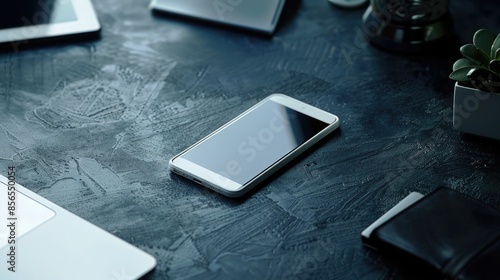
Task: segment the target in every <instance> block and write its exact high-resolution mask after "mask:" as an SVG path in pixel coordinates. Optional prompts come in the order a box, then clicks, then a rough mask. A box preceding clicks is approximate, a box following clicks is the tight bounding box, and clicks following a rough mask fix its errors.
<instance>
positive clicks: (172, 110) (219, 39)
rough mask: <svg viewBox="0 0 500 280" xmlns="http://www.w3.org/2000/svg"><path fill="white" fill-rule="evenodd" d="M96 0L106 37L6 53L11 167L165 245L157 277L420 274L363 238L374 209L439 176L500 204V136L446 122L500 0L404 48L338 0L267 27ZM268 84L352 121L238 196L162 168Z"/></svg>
mask: <svg viewBox="0 0 500 280" xmlns="http://www.w3.org/2000/svg"><path fill="white" fill-rule="evenodd" d="M94 2H95V3H94V5H95V8H96V10H97V12H98V16H99V19H100V21H101V24H102V32H101V38H100V39H98V40H95V41H78V42H69V43H63V44H57V45H48V46H39V47H33V48H29V49H26V50H23V51H21V52H2V53H0V97H1V101H0V110H1V112H2V117H1V118H0V173H2V174H4V175H5V174H6V172H7V166H9V165H12V164H14V165H15V166H16V167H17V170H18V181H19V183H21V184H23V185H24V186H26V187H27V188H29V189H31V190H33V191H35V192H37V193H38V194H40V195H42V196H44V197H46V198H48V199H50V200H51V201H53V202H55V203H57V204H59V205H61V206H63V207H64V208H66V209H68V210H70V211H71V212H73V213H76V214H77V215H79V216H81V217H83V218H85V219H86V220H88V221H90V222H92V223H94V224H96V225H97V226H99V227H101V228H103V229H105V230H107V231H109V232H111V233H113V234H115V235H116V236H118V237H120V238H122V239H124V240H126V241H128V242H130V243H132V244H134V245H136V246H137V247H139V248H141V249H143V250H145V251H147V252H149V253H151V254H152V255H154V256H155V257H156V258H157V259H158V266H157V267H156V269H155V270H154V271H153V272H152V273H150V274H149V275H148V276H147V277H146V278H147V279H168V278H171V279H406V278H411V275H413V274H412V271H411V269H410V270H408V269H406V268H405V269H403V268H402V267H401V266H399V265H398V264H394V263H392V262H390V261H388V260H386V259H385V258H383V257H381V256H380V255H379V254H377V253H375V252H372V251H370V250H368V249H366V248H364V247H363V246H362V244H361V241H360V232H361V231H362V230H363V229H364V228H365V227H366V226H368V225H369V224H370V223H371V222H372V221H374V220H375V219H376V218H377V217H378V216H380V215H381V214H383V213H384V212H385V211H387V210H388V209H389V208H391V207H392V206H393V205H394V204H396V203H397V202H398V201H399V200H401V199H402V198H403V197H405V195H407V194H408V193H409V192H411V191H419V192H422V193H428V192H430V191H431V190H432V189H434V188H435V187H437V186H439V185H448V186H450V187H451V188H454V189H457V190H460V191H462V192H464V193H467V194H470V195H472V196H473V197H476V198H479V199H481V200H482V201H484V202H486V203H488V204H490V205H493V206H496V207H498V206H500V184H499V183H500V172H499V171H500V170H499V161H500V143H499V142H498V141H492V140H487V139H484V138H479V137H473V136H469V135H464V134H462V133H460V132H458V131H455V130H453V129H452V123H451V116H452V96H453V94H452V92H453V82H452V81H451V80H449V79H448V75H449V73H450V70H451V65H452V63H453V61H454V60H455V59H457V58H458V56H459V53H458V51H457V50H458V47H459V45H460V44H464V43H466V42H470V41H471V38H472V35H473V33H474V31H475V30H477V29H479V28H490V29H493V30H495V31H496V32H499V31H500V15H499V11H500V3H498V2H495V1H486V0H482V1H473V0H468V1H453V0H452V1H451V2H452V3H451V7H450V11H451V13H452V15H453V17H454V20H455V23H456V30H458V31H459V33H458V34H457V38H458V42H457V43H458V44H457V45H456V46H455V45H453V47H452V48H450V49H449V50H448V51H445V52H441V53H430V54H419V55H402V54H393V53H390V52H386V51H382V50H380V49H377V48H374V47H372V46H371V45H367V44H366V43H365V41H363V40H362V38H361V37H360V36H359V31H360V30H361V16H362V14H363V12H364V10H365V8H366V7H362V8H359V9H354V10H345V9H339V8H336V7H334V6H331V5H329V4H328V3H327V1H326V0H304V1H301V2H298V1H292V0H290V1H289V2H290V3H291V4H292V5H289V6H288V7H287V8H286V10H285V12H284V14H283V17H282V19H281V22H280V25H279V28H278V30H277V32H276V34H275V35H274V36H273V37H272V38H266V37H263V36H258V35H256V34H252V33H248V32H242V31H238V30H228V29H225V28H221V27H217V26H213V25H207V24H204V23H200V22H192V21H189V20H184V19H179V18H172V17H168V16H155V15H152V14H151V12H150V11H149V10H148V9H147V6H148V4H149V3H148V2H149V1H147V0H141V1H134V0H126V1H124V0H106V1H94ZM492 2H493V3H492ZM274 92H282V93H286V94H288V95H290V96H293V97H295V98H298V99H301V100H303V101H305V102H308V103H311V104H313V105H316V106H318V107H320V108H322V109H325V110H328V111H330V112H332V113H335V114H336V115H338V116H339V117H340V119H341V127H340V129H339V130H338V131H337V132H336V133H334V134H333V135H332V136H331V137H328V138H327V140H326V141H323V142H321V144H320V145H317V146H315V148H314V149H313V150H312V151H311V152H309V153H306V154H305V155H304V156H301V157H300V158H299V159H297V160H295V161H294V162H293V164H291V165H288V166H287V168H285V169H284V170H283V171H281V172H278V174H276V175H275V176H272V178H271V179H270V180H268V181H266V182H265V183H264V184H263V185H262V186H261V188H259V189H258V190H257V191H255V192H253V193H252V194H251V195H250V196H248V197H247V198H246V199H242V200H234V199H228V198H225V197H223V196H221V195H218V194H216V193H214V192H212V191H209V190H206V189H204V188H202V187H199V186H198V185H196V184H194V183H191V182H190V181H188V180H185V179H183V178H180V177H178V176H176V175H173V174H171V173H170V172H169V171H168V169H167V164H168V160H169V159H170V157H172V156H173V155H175V154H176V153H178V152H180V151H181V150H182V149H184V148H186V147H187V146H188V145H190V144H191V143H193V142H195V141H197V140H198V139H200V138H201V137H203V136H204V135H206V134H207V133H209V132H210V131H212V130H213V129H215V128H216V127H218V126H220V125H222V124H224V123H225V122H227V121H228V120H230V119H231V118H233V117H234V116H236V115H238V114H239V113H240V112H242V111H243V110H245V109H247V108H248V107H250V106H252V105H253V104H255V103H256V102H258V101H259V100H261V99H262V98H264V97H265V96H267V95H269V94H271V93H274ZM2 170H3V171H2Z"/></svg>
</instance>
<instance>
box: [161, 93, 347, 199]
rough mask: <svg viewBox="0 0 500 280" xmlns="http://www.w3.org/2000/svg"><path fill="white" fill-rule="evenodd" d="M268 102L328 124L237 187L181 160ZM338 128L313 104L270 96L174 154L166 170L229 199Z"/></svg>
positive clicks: (333, 119)
mask: <svg viewBox="0 0 500 280" xmlns="http://www.w3.org/2000/svg"><path fill="white" fill-rule="evenodd" d="M268 100H272V101H274V102H276V103H279V104H281V105H283V106H286V107H288V108H290V109H293V110H295V111H297V112H300V113H303V114H305V115H308V116H310V117H312V118H315V119H318V120H320V121H323V122H325V123H327V124H328V125H327V126H326V127H325V128H324V129H323V130H321V131H320V132H318V133H317V134H316V135H314V136H313V137H311V138H309V139H308V140H307V141H306V142H304V143H303V144H301V145H299V146H298V147H296V148H295V149H293V150H291V151H289V152H288V153H287V154H286V155H285V156H284V157H282V158H281V159H280V160H278V161H276V162H275V163H273V164H272V165H270V166H268V167H267V168H265V169H264V170H262V171H261V172H260V173H259V174H258V175H257V176H255V177H254V178H252V179H251V180H250V181H248V182H246V183H244V184H240V183H237V182H235V181H232V180H231V179H229V178H226V177H224V176H222V175H221V174H218V173H216V172H213V171H211V170H208V169H206V168H204V167H202V166H200V165H198V164H196V163H194V162H191V161H189V160H186V159H184V158H182V157H181V156H182V155H183V154H184V153H186V152H188V151H189V150H191V149H194V148H195V147H197V146H198V145H200V144H201V143H203V142H204V141H206V140H207V139H208V138H210V137H212V136H213V135H215V134H217V133H218V132H219V131H221V130H223V129H224V128H226V127H227V126H229V125H231V124H232V123H234V122H236V121H237V120H239V119H241V118H242V117H244V116H246V115H247V114H249V113H250V112H252V111H253V110H255V109H256V108H258V107H259V106H261V105H262V104H263V103H265V102H267V101H268ZM338 126H339V118H338V117H337V116H336V115H333V114H331V113H329V112H326V111H323V110H321V109H319V108H317V107H314V106H312V105H309V104H307V103H304V102H302V101H299V100H297V99H294V98H292V97H290V96H287V95H284V94H281V93H275V94H272V95H270V96H268V97H266V98H265V99H263V100H262V101H260V102H259V103H257V104H255V105H254V106H252V107H251V108H249V109H248V110H246V111H245V112H243V113H241V114H240V115H238V116H237V117H235V118H234V119H232V120H231V121H229V122H227V123H226V124H224V125H223V126H221V127H220V128H218V129H216V130H215V131H213V132H212V133H210V134H208V135H207V136H205V137H204V138H202V139H201V140H199V141H198V142H196V143H195V144H193V145H191V146H190V147H188V148H187V149H185V150H184V151H182V152H181V153H179V154H177V155H176V156H174V157H172V159H170V162H169V168H170V170H171V171H173V172H174V173H177V174H179V175H181V176H184V177H186V178H188V179H190V180H192V181H194V182H196V183H198V184H200V185H202V186H205V187H208V188H210V189H212V190H215V191H217V192H219V193H221V194H223V195H225V196H228V197H240V196H242V195H244V194H245V193H247V192H248V191H249V190H251V189H252V188H253V187H255V186H256V185H257V184H259V183H260V182H262V181H263V180H264V179H266V178H267V177H269V176H270V175H271V174H272V173H274V172H275V171H276V170H278V169H279V168H280V167H282V166H283V165H285V164H286V163H288V162H289V161H290V160H292V159H293V158H295V157H296V156H298V155H299V154H301V153H302V152H304V151H305V150H307V149H308V148H309V147H310V146H312V145H313V144H315V143H316V142H318V141H319V140H321V139H322V138H324V137H325V136H326V135H328V134H329V133H331V132H332V131H334V130H335V129H336V128H337V127H338Z"/></svg>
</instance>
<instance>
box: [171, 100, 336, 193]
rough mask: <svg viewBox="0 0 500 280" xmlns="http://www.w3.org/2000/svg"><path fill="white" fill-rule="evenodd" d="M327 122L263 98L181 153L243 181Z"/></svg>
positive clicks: (235, 179)
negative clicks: (239, 116) (222, 127)
mask: <svg viewBox="0 0 500 280" xmlns="http://www.w3.org/2000/svg"><path fill="white" fill-rule="evenodd" d="M327 126H328V124H327V123H325V122H322V121H320V120H317V119H315V118H312V117H310V116H307V115H305V114H303V113H300V112H297V111H295V110H293V109H290V108H288V107H286V106H284V105H282V104H279V103H277V102H274V101H272V100H267V101H266V102H264V103H262V104H261V106H258V107H256V108H255V109H254V110H252V111H251V112H249V113H248V114H246V115H244V116H243V117H241V118H239V119H238V120H236V121H235V122H233V123H231V124H229V125H228V126H226V127H225V128H224V129H222V130H220V131H218V132H217V133H216V134H213V135H212V136H211V137H209V138H207V139H206V140H205V141H203V142H201V143H200V144H198V145H197V146H195V147H194V148H192V149H190V150H188V151H187V152H185V153H184V154H182V155H181V157H182V158H184V159H186V160H189V161H191V162H193V163H195V164H198V165H200V166H202V167H204V168H206V169H208V170H210V171H213V172H215V173H218V174H220V175H223V176H224V177H226V178H229V179H231V180H233V181H235V182H237V183H240V184H244V183H246V182H248V181H250V180H251V179H252V178H254V177H255V176H257V175H259V174H260V173H261V172H263V171H264V170H266V169H267V168H268V167H269V166H271V165H272V164H274V163H275V162H277V161H278V160H280V159H281V158H283V157H284V156H286V155H287V154H288V153H290V152H291V151H293V150H294V149H296V148H297V147H299V146H300V145H301V144H303V143H304V142H306V141H307V140H308V139H310V138H312V137H313V136H314V135H316V134H318V133H319V132H320V131H321V130H323V129H324V128H326V127H327Z"/></svg>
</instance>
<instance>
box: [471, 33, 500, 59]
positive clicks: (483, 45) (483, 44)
mask: <svg viewBox="0 0 500 280" xmlns="http://www.w3.org/2000/svg"><path fill="white" fill-rule="evenodd" d="M495 38H496V35H495V33H493V32H491V31H490V30H487V29H480V30H478V31H477V32H476V33H475V34H474V38H473V42H474V46H476V48H478V49H479V50H481V51H483V52H484V53H485V54H486V55H487V56H490V57H491V46H492V45H493V42H494V41H495Z"/></svg>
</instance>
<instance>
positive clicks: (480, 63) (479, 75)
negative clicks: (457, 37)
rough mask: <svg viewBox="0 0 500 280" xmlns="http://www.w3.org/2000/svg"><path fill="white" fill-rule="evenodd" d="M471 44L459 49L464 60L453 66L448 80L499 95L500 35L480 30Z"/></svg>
mask: <svg viewBox="0 0 500 280" xmlns="http://www.w3.org/2000/svg"><path fill="white" fill-rule="evenodd" d="M473 42H474V44H466V45H464V46H462V47H461V48H460V52H461V53H462V55H463V56H464V58H461V59H459V60H457V61H456V62H455V63H454V64H453V72H452V73H451V74H450V78H451V79H452V80H455V81H457V82H459V83H461V84H463V85H466V86H473V87H475V88H477V89H480V90H483V91H489V92H496V93H500V34H498V35H496V34H494V33H493V32H492V31H490V30H486V29H480V30H478V31H477V32H476V33H475V34H474V38H473Z"/></svg>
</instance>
